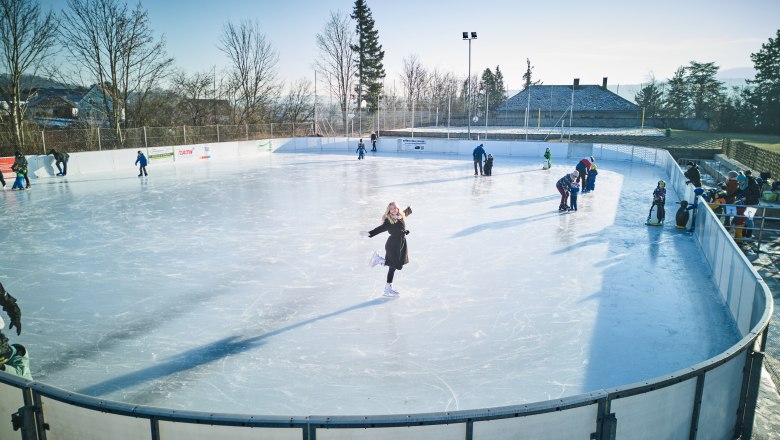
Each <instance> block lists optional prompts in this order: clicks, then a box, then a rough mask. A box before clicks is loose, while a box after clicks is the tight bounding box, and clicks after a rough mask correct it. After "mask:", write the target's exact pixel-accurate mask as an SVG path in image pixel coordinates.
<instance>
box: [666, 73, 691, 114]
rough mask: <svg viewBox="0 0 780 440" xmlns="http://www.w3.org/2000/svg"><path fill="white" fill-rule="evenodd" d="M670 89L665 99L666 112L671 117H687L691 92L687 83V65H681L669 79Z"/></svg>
mask: <svg viewBox="0 0 780 440" xmlns="http://www.w3.org/2000/svg"><path fill="white" fill-rule="evenodd" d="M667 85H668V86H669V90H667V92H666V98H665V99H664V113H665V114H666V116H668V117H670V118H685V117H687V116H688V114H689V113H688V109H689V98H688V96H689V94H688V87H687V84H686V83H685V67H683V66H680V67H678V68H677V71H675V72H674V76H673V77H671V78H670V79H669V81H667Z"/></svg>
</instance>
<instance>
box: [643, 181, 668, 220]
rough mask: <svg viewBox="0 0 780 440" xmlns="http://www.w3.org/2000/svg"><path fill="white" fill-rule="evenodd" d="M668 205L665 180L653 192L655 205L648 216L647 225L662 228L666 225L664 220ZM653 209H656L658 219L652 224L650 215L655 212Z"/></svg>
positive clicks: (659, 182)
mask: <svg viewBox="0 0 780 440" xmlns="http://www.w3.org/2000/svg"><path fill="white" fill-rule="evenodd" d="M665 204H666V182H664V181H663V180H659V181H658V186H656V187H655V190H653V204H652V205H651V206H650V213H648V215H647V224H648V225H651V226H662V225H663V224H664V218H665V217H666V212H665V211H664V205H665ZM653 207H656V211H655V216H656V218H657V219H658V221H657V222H655V223H651V222H650V214H651V213H652V212H653Z"/></svg>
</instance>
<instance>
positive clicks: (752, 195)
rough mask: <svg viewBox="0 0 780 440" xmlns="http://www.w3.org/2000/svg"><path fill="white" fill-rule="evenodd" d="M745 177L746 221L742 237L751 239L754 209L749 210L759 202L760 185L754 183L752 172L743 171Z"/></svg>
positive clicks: (756, 182)
mask: <svg viewBox="0 0 780 440" xmlns="http://www.w3.org/2000/svg"><path fill="white" fill-rule="evenodd" d="M745 177H746V178H747V188H746V189H745V191H744V195H745V199H744V200H743V202H744V203H745V206H746V207H747V208H746V209H745V215H746V216H747V219H746V221H745V231H744V232H743V234H742V236H743V237H747V238H751V237H753V227H754V226H755V224H754V223H753V216H754V215H755V214H756V208H751V206H757V205H758V203H759V202H760V201H761V185H760V184H759V183H758V181H756V178H755V177H753V172H752V171H750V170H747V171H745Z"/></svg>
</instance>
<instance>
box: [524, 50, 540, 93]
mask: <svg viewBox="0 0 780 440" xmlns="http://www.w3.org/2000/svg"><path fill="white" fill-rule="evenodd" d="M525 62H526V64H527V65H528V67H527V68H526V70H525V73H524V74H523V90H525V89H527V88H528V87H531V86H536V85H539V84H541V83H542V82H541V81H538V80H537V81H532V80H531V75H532V72H533V70H534V66H532V65H531V59H530V58H526V59H525Z"/></svg>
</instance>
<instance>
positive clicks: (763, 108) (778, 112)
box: [748, 30, 780, 134]
mask: <svg viewBox="0 0 780 440" xmlns="http://www.w3.org/2000/svg"><path fill="white" fill-rule="evenodd" d="M750 59H751V60H752V61H753V65H754V66H755V69H756V79H754V80H749V81H748V84H751V85H752V86H754V89H753V90H752V92H751V93H750V98H749V99H750V104H751V105H752V106H754V107H755V110H756V128H757V130H758V131H760V132H764V133H774V134H780V30H778V31H777V35H776V37H775V38H770V39H769V42H767V43H764V44H762V45H761V50H759V51H758V52H756V53H752V54H750Z"/></svg>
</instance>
